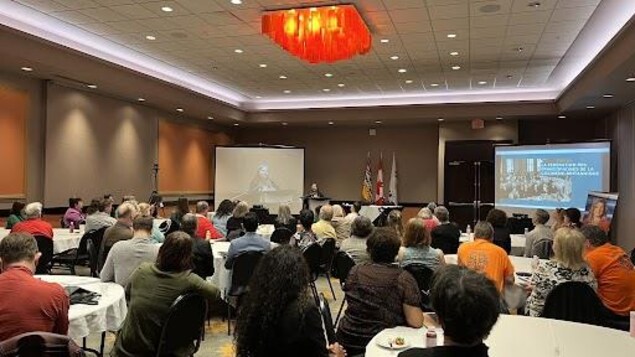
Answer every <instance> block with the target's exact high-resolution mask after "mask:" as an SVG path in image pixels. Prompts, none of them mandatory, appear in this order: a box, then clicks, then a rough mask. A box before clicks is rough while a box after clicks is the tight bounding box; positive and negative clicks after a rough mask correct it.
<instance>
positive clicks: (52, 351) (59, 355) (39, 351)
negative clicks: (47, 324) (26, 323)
mask: <svg viewBox="0 0 635 357" xmlns="http://www.w3.org/2000/svg"><path fill="white" fill-rule="evenodd" d="M0 356H6V357H18V356H20V357H31V356H33V357H36V356H56V357H81V356H85V353H84V351H82V349H81V348H79V346H77V345H76V344H75V342H73V340H72V339H71V338H70V337H68V336H64V335H58V334H54V333H48V332H27V333H23V334H20V335H17V336H14V337H12V338H10V339H8V340H5V341H2V342H0Z"/></svg>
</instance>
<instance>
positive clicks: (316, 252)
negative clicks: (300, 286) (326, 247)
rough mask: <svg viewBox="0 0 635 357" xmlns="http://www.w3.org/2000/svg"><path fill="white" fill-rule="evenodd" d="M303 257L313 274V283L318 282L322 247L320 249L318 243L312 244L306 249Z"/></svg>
mask: <svg viewBox="0 0 635 357" xmlns="http://www.w3.org/2000/svg"><path fill="white" fill-rule="evenodd" d="M302 255H303V256H304V259H305V260H306V263H307V265H308V266H309V272H311V277H312V279H313V281H315V280H317V278H318V275H319V273H320V264H321V262H322V247H320V245H319V244H318V243H311V244H309V245H308V246H307V247H306V248H304V251H302Z"/></svg>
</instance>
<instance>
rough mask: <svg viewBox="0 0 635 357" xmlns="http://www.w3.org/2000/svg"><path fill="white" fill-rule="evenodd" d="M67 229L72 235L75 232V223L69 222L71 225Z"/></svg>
mask: <svg viewBox="0 0 635 357" xmlns="http://www.w3.org/2000/svg"><path fill="white" fill-rule="evenodd" d="M68 228H69V230H70V232H71V233H73V232H74V231H75V223H73V222H71V224H69V225H68Z"/></svg>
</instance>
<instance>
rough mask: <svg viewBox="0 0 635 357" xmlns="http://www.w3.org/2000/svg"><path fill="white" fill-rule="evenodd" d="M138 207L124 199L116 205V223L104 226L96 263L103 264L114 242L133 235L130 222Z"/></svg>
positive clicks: (136, 213) (100, 265)
mask: <svg viewBox="0 0 635 357" xmlns="http://www.w3.org/2000/svg"><path fill="white" fill-rule="evenodd" d="M138 213H139V209H138V208H137V205H136V204H134V203H133V202H130V201H126V202H124V203H122V204H120V205H119V207H117V217H118V218H117V223H115V224H114V225H113V226H112V227H108V228H106V231H104V238H103V239H102V241H101V247H99V258H98V261H99V262H98V265H99V267H100V269H101V267H103V266H104V262H105V261H106V258H107V257H108V252H110V249H111V248H112V246H113V245H115V243H117V242H119V241H122V240H127V239H131V238H132V236H133V235H134V232H133V230H132V222H133V221H134V219H135V218H136V217H137V215H138Z"/></svg>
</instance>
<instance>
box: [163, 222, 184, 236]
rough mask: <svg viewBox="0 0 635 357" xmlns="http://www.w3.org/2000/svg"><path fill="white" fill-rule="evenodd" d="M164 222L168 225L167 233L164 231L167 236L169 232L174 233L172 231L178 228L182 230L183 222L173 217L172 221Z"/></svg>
mask: <svg viewBox="0 0 635 357" xmlns="http://www.w3.org/2000/svg"><path fill="white" fill-rule="evenodd" d="M164 224H166V225H167V227H165V228H166V230H165V233H163V234H164V235H165V236H166V237H167V236H168V234H170V233H172V232H176V231H178V230H181V224H180V223H179V222H177V221H175V220H173V219H170V223H169V224H167V223H165V222H164Z"/></svg>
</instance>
